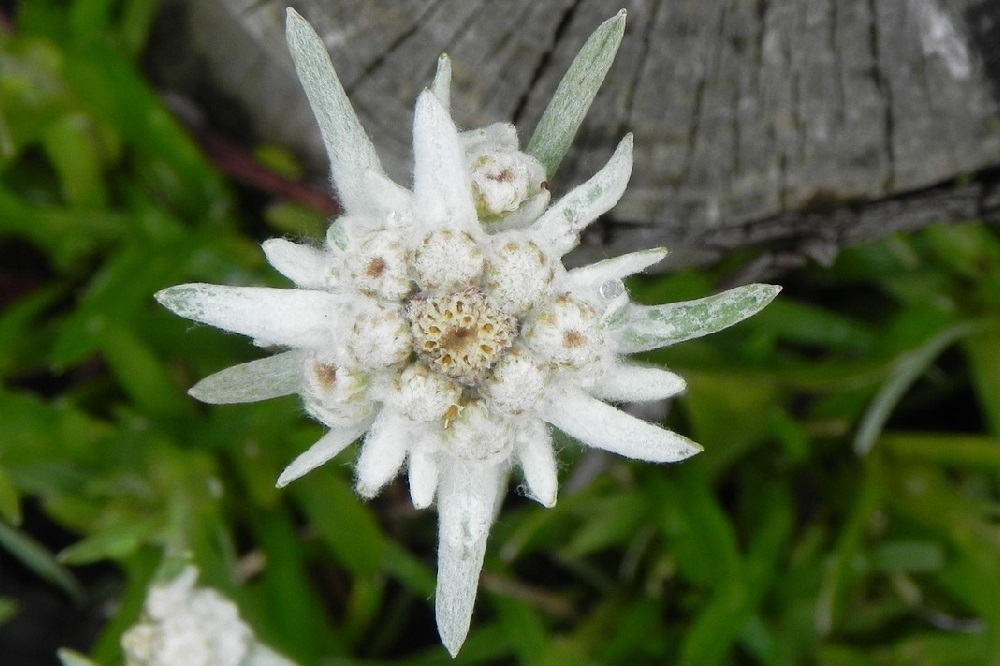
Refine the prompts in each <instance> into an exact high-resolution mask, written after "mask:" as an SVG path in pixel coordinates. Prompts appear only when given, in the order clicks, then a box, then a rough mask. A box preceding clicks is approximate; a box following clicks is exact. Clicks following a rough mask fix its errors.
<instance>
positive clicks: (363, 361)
mask: <svg viewBox="0 0 1000 666" xmlns="http://www.w3.org/2000/svg"><path fill="white" fill-rule="evenodd" d="M347 335H348V339H347V349H348V351H349V352H350V354H351V357H352V358H353V359H354V361H355V362H356V363H357V365H359V366H360V367H362V368H366V369H374V368H380V367H385V366H389V365H395V364H397V363H402V362H403V361H405V360H406V359H408V358H409V357H410V354H411V352H412V346H413V338H412V336H411V335H410V327H409V325H408V324H407V322H406V319H405V318H403V315H402V312H401V310H400V308H399V307H398V306H392V307H390V306H386V305H375V306H374V307H368V308H365V309H364V310H362V311H361V312H360V313H358V314H357V315H356V316H355V318H354V323H353V325H352V326H351V328H350V330H349V331H348V334H347Z"/></svg>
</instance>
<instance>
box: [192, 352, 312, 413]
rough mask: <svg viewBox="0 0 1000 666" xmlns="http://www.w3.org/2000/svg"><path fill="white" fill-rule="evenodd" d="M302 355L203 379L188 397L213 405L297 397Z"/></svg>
mask: <svg viewBox="0 0 1000 666" xmlns="http://www.w3.org/2000/svg"><path fill="white" fill-rule="evenodd" d="M302 358H303V353H302V352H301V351H296V350H293V351H287V352H283V353H281V354H275V355H274V356H268V357H267V358H262V359H258V360H256V361H250V362H249V363H240V364H239V365H234V366H232V367H230V368H226V369H225V370H221V371H219V372H217V373H215V374H214V375H209V376H208V377H205V378H204V379H202V380H201V381H200V382H198V383H197V384H195V385H194V386H192V387H191V389H190V390H189V391H188V393H189V394H190V395H191V397H193V398H195V399H197V400H201V401H202V402H207V403H210V404H213V405H230V404H235V403H239V402H257V401H258V400H269V399H271V398H280V397H281V396H283V395H291V394H292V393H297V392H298V391H299V389H300V388H301V387H302V382H303V378H302Z"/></svg>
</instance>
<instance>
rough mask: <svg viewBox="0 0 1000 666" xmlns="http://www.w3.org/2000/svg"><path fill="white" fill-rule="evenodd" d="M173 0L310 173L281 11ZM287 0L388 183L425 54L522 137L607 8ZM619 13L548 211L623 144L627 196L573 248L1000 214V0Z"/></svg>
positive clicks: (463, 100) (261, 3)
mask: <svg viewBox="0 0 1000 666" xmlns="http://www.w3.org/2000/svg"><path fill="white" fill-rule="evenodd" d="M174 3H175V5H174V9H175V11H174V12H173V13H172V15H173V20H174V22H175V23H174V24H173V25H176V26H177V27H178V28H179V31H178V35H180V38H181V39H182V40H183V43H184V44H185V45H186V46H185V49H186V51H187V52H188V53H189V54H193V57H194V58H195V59H196V62H197V63H198V64H199V67H200V68H201V69H202V70H203V71H204V72H205V73H206V74H207V75H208V76H209V77H210V83H209V84H208V85H209V86H211V87H213V88H215V89H217V90H220V91H223V92H224V93H225V95H227V96H228V98H230V100H231V101H232V103H234V104H236V105H237V106H239V107H240V108H241V109H242V110H243V112H245V113H246V114H247V115H246V118H247V120H248V122H249V124H250V125H251V127H252V128H253V131H254V132H255V133H256V134H257V135H258V136H259V137H260V138H261V139H264V140H268V141H274V142H278V143H280V144H282V145H286V146H288V147H291V148H292V149H294V150H295V151H297V152H298V153H299V154H301V155H303V156H304V157H305V158H306V159H307V160H308V163H309V164H310V165H312V166H313V167H314V168H315V169H316V170H317V171H318V172H319V171H322V170H324V169H325V157H324V156H323V153H322V144H321V142H320V140H319V136H318V131H317V130H316V126H315V122H314V121H313V119H312V115H311V113H310V112H309V109H308V106H307V104H306V102H305V98H304V96H303V94H302V92H301V90H300V88H299V84H298V82H297V80H296V78H295V75H294V72H293V70H292V65H291V60H290V58H289V56H288V53H287V50H286V48H285V44H284V35H283V23H284V7H285V2H272V1H271V0H174ZM290 4H291V5H293V6H294V7H296V8H297V9H298V10H299V11H300V13H302V14H303V15H304V16H305V17H306V18H308V19H309V20H310V21H311V22H312V23H313V25H314V26H315V27H316V28H317V30H318V31H319V32H320V34H321V35H322V36H323V38H324V40H325V42H326V44H327V45H328V47H329V50H330V53H331V57H332V59H333V62H334V65H335V66H336V68H337V71H338V72H339V74H340V76H341V77H342V80H343V82H344V85H345V87H346V88H347V91H348V94H349V96H350V97H351V99H352V100H353V102H354V105H355V108H356V110H357V112H358V114H359V115H360V117H361V120H362V122H363V124H364V125H365V127H366V128H367V129H368V130H369V132H370V134H371V135H372V136H373V137H374V139H375V141H376V144H377V147H378V149H379V152H380V155H381V156H382V159H383V162H384V164H385V166H386V169H387V170H388V171H389V173H390V175H392V176H394V177H395V178H397V179H398V180H400V181H401V182H403V183H408V182H409V176H408V170H409V159H410V158H409V155H410V124H411V121H412V111H413V103H414V100H415V98H416V96H417V94H418V92H419V91H420V90H421V89H422V88H423V87H424V86H425V85H427V84H428V83H429V82H430V80H431V77H432V75H433V71H434V67H435V64H436V58H437V56H438V55H439V53H441V52H447V53H448V54H449V55H450V56H451V58H452V60H453V66H454V90H453V93H452V108H453V113H454V116H455V119H456V121H457V122H458V123H459V125H460V126H462V127H466V128H468V127H474V126H479V125H484V124H487V123H491V122H496V121H501V120H513V121H514V122H515V123H516V124H517V125H518V127H519V130H520V132H521V140H522V142H526V141H527V139H528V137H529V136H530V132H531V130H532V129H533V128H534V126H535V123H536V122H537V120H538V118H539V116H540V115H541V112H542V110H543V109H544V107H545V104H546V103H547V102H548V100H549V98H550V97H551V96H552V93H553V91H554V89H555V86H556V84H557V83H558V82H559V79H560V77H561V76H562V74H563V73H564V72H565V70H566V68H567V66H568V65H569V63H570V61H571V59H572V57H573V56H574V55H575V53H576V52H577V50H578V49H579V48H580V46H581V45H582V43H583V41H584V40H585V39H586V37H587V35H588V34H589V33H590V32H591V31H592V30H593V29H594V28H596V27H597V25H598V24H599V23H600V22H601V21H602V20H604V19H606V18H608V17H610V16H611V15H613V14H614V12H615V11H616V10H617V9H618V7H619V5H617V4H611V3H607V2H600V1H599V0H578V1H576V2H574V1H571V0H551V1H547V2H539V1H537V0H504V1H503V2H497V1H492V2H484V1H482V0H412V1H409V2H399V1H396V2H394V1H390V0H295V1H292V2H291V3H290ZM624 4H625V6H626V8H627V9H628V12H629V13H628V29H627V32H626V35H625V39H624V42H623V44H622V47H621V50H620V52H619V54H618V58H617V60H616V62H615V64H614V66H613V68H612V70H611V72H610V74H609V76H608V79H607V81H606V82H605V85H604V87H603V89H602V92H601V93H600V95H599V96H598V98H597V100H596V101H595V103H594V106H593V107H592V108H591V111H590V114H589V116H588V118H587V120H586V122H585V124H584V126H583V128H582V129H581V132H580V134H579V135H578V137H577V140H576V143H575V147H574V149H573V151H572V152H571V154H570V155H569V156H568V157H567V159H566V161H565V162H564V163H563V166H562V168H561V171H560V173H559V175H558V178H557V179H556V182H555V183H554V184H553V191H554V193H555V195H556V196H559V195H560V194H561V193H563V192H565V191H566V189H567V188H568V187H569V186H571V185H572V184H575V183H578V182H582V181H583V180H585V179H586V178H587V177H589V176H590V175H591V174H592V173H593V172H594V171H596V170H597V169H598V168H599V167H600V166H601V165H603V163H604V161H605V160H606V159H607V157H608V156H609V155H610V153H611V150H612V148H613V147H614V146H615V144H616V142H617V140H618V139H619V138H620V137H621V135H623V134H624V133H625V132H627V131H631V132H633V133H634V134H635V145H636V151H635V170H634V174H633V177H632V181H631V184H630V186H629V189H628V191H627V192H626V194H625V196H624V198H623V199H622V201H621V203H620V204H619V206H618V207H617V208H616V209H615V210H614V211H613V212H612V213H611V215H610V216H609V219H608V221H607V223H606V224H604V225H603V226H602V227H600V228H599V229H597V230H596V232H595V233H594V234H593V235H592V236H591V237H589V238H588V239H586V241H587V244H588V245H589V246H590V250H589V253H590V255H591V256H593V255H594V254H597V255H601V256H608V255H614V254H618V253H620V252H624V251H628V250H631V249H635V248H638V247H647V246H651V245H667V246H668V247H671V248H672V249H673V250H674V251H675V255H676V256H675V259H679V260H680V261H681V262H687V263H689V262H692V261H704V260H711V259H714V258H717V257H719V256H721V255H722V254H724V253H725V252H727V251H730V250H732V249H735V248H740V247H745V246H747V245H752V244H768V245H770V246H772V247H782V248H784V249H785V251H786V252H788V253H790V254H791V255H793V256H795V255H801V254H803V253H804V254H811V255H813V256H816V257H817V258H820V259H822V258H824V257H829V256H830V255H831V254H832V253H833V252H835V250H836V248H837V247H839V246H840V245H843V244H850V243H854V242H858V241H860V240H864V239H867V238H872V237H877V236H879V235H883V234H886V233H888V232H890V231H892V230H897V229H913V228H917V227H920V226H923V225H926V224H930V223H932V222H936V221H953V220H962V219H969V218H975V217H980V218H995V217H997V211H998V210H1000V187H998V178H997V177H996V174H995V173H994V171H993V170H992V168H993V167H995V166H996V165H998V164H1000V114H998V98H1000V92H998V91H1000V86H998V83H1000V3H998V2H995V1H989V0H987V1H983V0H979V1H973V0H628V1H626V2H624ZM178 8H180V10H179V11H177V10H178ZM203 89H204V88H203ZM587 252H588V250H586V249H585V254H586V253H587ZM588 258H589V257H588ZM674 263H675V264H676V263H677V262H676V261H675V262H674Z"/></svg>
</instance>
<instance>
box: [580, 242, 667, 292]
mask: <svg viewBox="0 0 1000 666" xmlns="http://www.w3.org/2000/svg"><path fill="white" fill-rule="evenodd" d="M665 256H667V249H666V248H663V247H656V248H652V249H649V250H640V251H639V252H632V253H631V254H623V255H622V256H620V257H614V258H612V259H605V260H604V261H598V262H597V263H594V264H590V265H589V266H581V267H580V268H574V269H573V270H571V271H569V272H568V273H567V274H566V279H567V284H568V285H569V288H570V290H571V291H572V290H573V289H579V288H587V287H592V286H597V287H599V286H600V285H602V284H604V283H605V282H607V281H608V280H621V279H623V278H626V277H628V276H629V275H635V274H636V273H641V272H642V271H643V270H645V269H647V268H649V267H650V266H652V265H653V264H655V263H657V262H658V261H660V260H661V259H663V258H664V257H665Z"/></svg>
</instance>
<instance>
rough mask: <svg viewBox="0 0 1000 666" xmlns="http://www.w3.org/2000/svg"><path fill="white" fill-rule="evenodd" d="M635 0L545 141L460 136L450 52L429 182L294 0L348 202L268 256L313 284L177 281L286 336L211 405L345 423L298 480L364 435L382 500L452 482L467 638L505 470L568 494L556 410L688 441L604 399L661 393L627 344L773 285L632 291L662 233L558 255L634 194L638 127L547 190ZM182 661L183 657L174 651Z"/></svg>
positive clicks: (733, 310) (676, 337)
mask: <svg viewBox="0 0 1000 666" xmlns="http://www.w3.org/2000/svg"><path fill="white" fill-rule="evenodd" d="M624 27H625V14H624V10H623V11H622V12H620V13H619V14H618V15H617V16H616V17H615V18H613V19H611V20H609V21H607V22H605V23H604V24H603V25H602V26H601V27H600V28H599V29H598V31H597V32H596V33H595V34H594V35H593V36H592V37H591V38H590V39H589V40H588V41H587V43H586V45H585V46H584V49H583V51H582V52H581V54H580V55H579V56H578V57H577V58H576V59H575V60H574V61H573V64H572V66H571V69H570V72H569V74H568V75H567V77H566V78H565V79H564V80H563V81H562V83H560V84H559V87H558V89H557V92H556V97H555V98H554V100H553V102H552V103H551V104H550V106H549V107H548V109H546V111H545V113H544V115H543V117H542V120H541V121H540V122H539V124H538V128H537V129H536V131H535V134H534V136H533V137H532V139H531V141H530V142H529V144H528V147H527V148H526V149H525V150H524V151H521V150H520V149H519V143H518V137H517V131H516V130H515V129H514V127H513V126H512V125H510V124H506V123H497V124H495V125H490V126H488V127H483V128H480V129H473V130H470V131H467V132H463V133H461V134H460V133H459V132H458V129H457V128H456V126H455V124H454V122H453V121H452V119H451V117H450V115H449V106H450V96H451V93H450V89H449V88H450V83H451V74H452V72H451V61H450V60H449V59H448V58H447V56H442V57H441V59H440V60H439V61H438V67H437V72H436V74H435V76H434V81H433V83H432V84H431V87H430V89H429V90H424V91H423V92H422V93H421V94H420V95H419V97H418V99H417V103H416V110H415V112H414V121H413V158H414V159H413V162H414V173H413V187H412V190H410V189H407V188H405V187H402V186H400V185H398V184H396V183H394V182H393V181H391V180H390V179H389V178H388V177H387V176H386V175H385V173H384V172H383V170H382V167H381V165H380V164H379V161H378V158H377V156H376V155H375V151H374V148H373V147H372V144H371V142H370V141H369V140H368V138H367V136H365V133H364V131H363V130H362V129H361V125H360V122H359V121H358V118H357V117H356V116H355V114H354V111H353V110H352V109H351V105H350V103H349V102H348V100H347V97H346V95H345V93H344V90H343V88H342V86H341V84H340V82H339V80H338V79H337V75H336V73H335V72H334V71H333V67H332V65H331V63H330V61H329V58H328V56H327V54H326V51H325V49H324V47H323V43H322V42H321V41H320V39H319V37H317V36H316V34H315V32H313V31H312V29H311V28H310V27H309V26H308V24H307V23H306V22H305V21H304V20H303V19H302V18H301V17H300V16H299V15H298V14H296V13H295V12H294V11H291V10H290V11H289V14H288V23H287V29H288V41H289V48H290V50H291V52H292V56H293V59H294V61H295V66H296V71H297V72H298V74H299V77H300V78H301V80H302V83H303V86H304V87H305V89H306V93H307V96H308V98H309V102H310V104H311V106H312V108H313V110H314V112H315V114H316V116H317V120H318V122H319V126H320V130H321V132H322V135H323V140H324V143H325V145H326V148H327V150H328V152H329V153H330V161H331V169H332V175H333V180H334V184H335V187H336V188H337V191H338V193H339V195H340V198H341V203H342V204H343V205H344V208H345V214H344V215H342V216H340V217H339V218H338V219H336V220H333V221H332V222H331V225H330V227H329V229H328V231H327V234H326V243H325V246H324V247H322V248H314V247H310V246H308V245H299V244H296V243H292V242H289V241H286V240H270V241H267V242H266V243H264V245H263V248H264V252H265V254H266V256H267V259H268V261H269V262H270V263H271V264H272V265H273V266H274V267H275V268H276V269H277V270H278V271H279V272H280V273H282V274H283V275H285V276H286V277H288V278H289V279H291V280H292V281H293V282H294V283H295V285H296V287H297V288H296V289H261V288H249V287H218V286H214V285H205V284H189V285H181V286H178V287H172V288H170V289H166V290H164V291H162V292H160V293H159V294H157V298H158V299H159V300H160V302H161V303H163V304H164V305H165V306H166V307H168V308H169V309H171V310H172V311H174V312H175V313H177V314H179V315H181V316H184V317H187V318H189V319H193V320H195V321H199V322H203V323H206V324H210V325H213V326H217V327H219V328H223V329H226V330H229V331H235V332H238V333H242V334H244V335H249V336H251V337H252V338H254V339H255V341H256V342H257V343H258V344H260V345H278V346H284V347H289V348H291V351H287V352H284V353H280V354H278V355H277V356H274V357H272V358H269V359H262V360H259V361H253V362H251V363H246V364H242V365H238V366H235V367H233V368H229V369H227V370H224V371H222V372H220V373H217V374H215V375H212V376H211V377H208V378H207V379H205V380H203V381H202V382H199V383H198V384H197V385H196V386H195V387H194V388H193V389H191V393H192V395H194V396H195V397H197V398H199V399H202V400H205V401H208V402H216V403H225V402H244V401H251V400H262V399H265V398H269V397H274V396H279V395H285V394H288V393H293V392H297V393H299V394H300V396H301V397H302V400H303V403H304V406H305V409H306V411H307V412H308V413H309V414H310V415H311V416H312V417H313V418H315V419H317V420H318V421H320V422H322V423H323V424H325V425H327V426H328V427H329V428H330V431H329V432H328V433H327V434H326V435H325V436H324V437H323V438H322V439H320V440H319V441H318V442H316V444H314V445H313V446H312V447H310V448H309V450H307V451H306V452H305V453H302V454H301V455H300V456H299V457H298V458H296V459H295V460H294V461H293V462H292V464H291V465H289V466H288V467H287V468H286V469H285V470H284V472H282V474H281V476H280V477H279V479H278V485H279V486H283V485H285V484H286V483H289V482H290V481H292V480H294V479H297V478H298V477H300V476H301V475H303V474H305V473H306V472H308V471H310V470H312V469H314V468H315V467H317V466H319V465H321V464H323V463H325V462H327V461H328V460H330V459H331V458H333V457H334V456H336V455H337V454H338V453H339V452H340V451H342V450H343V449H344V448H345V447H347V446H348V445H349V444H350V443H351V442H352V441H354V440H356V439H358V438H360V437H362V436H363V435H365V433H367V436H366V437H365V439H364V444H363V445H362V447H361V452H360V455H359V456H358V457H357V462H356V464H355V474H356V481H357V490H358V492H359V493H360V494H361V495H362V496H364V497H372V496H373V495H375V494H376V493H377V492H378V491H379V489H380V488H382V487H383V486H384V485H385V484H386V483H388V482H389V481H391V480H392V479H393V478H394V477H395V476H396V475H397V474H398V473H399V471H400V469H401V468H402V467H403V466H404V465H406V466H407V472H408V480H409V486H410V495H411V497H412V500H413V505H414V506H415V507H417V508H424V507H427V506H429V505H430V504H431V503H432V502H434V501H435V497H436V498H437V503H438V508H439V514H440V547H439V551H438V586H437V595H436V596H437V598H436V604H437V620H438V628H439V631H440V634H441V638H442V640H443V642H444V644H445V646H446V647H447V648H448V650H449V651H450V652H451V653H452V655H454V654H456V653H457V651H458V649H459V647H460V646H461V644H462V641H464V640H465V636H466V634H467V632H468V629H469V622H470V617H471V613H472V608H473V605H474V602H475V597H476V589H477V586H478V581H479V573H480V570H481V568H482V565H483V555H484V552H485V548H486V540H487V535H488V531H489V527H490V525H491V523H492V522H493V519H494V516H495V513H496V510H497V506H498V502H499V498H500V496H501V494H502V491H503V489H504V487H505V485H506V479H507V473H508V471H509V470H510V469H511V468H512V467H514V466H519V467H520V468H521V470H522V471H523V476H524V485H525V488H526V492H527V493H528V494H529V495H530V496H531V497H533V498H534V499H536V500H537V501H538V502H540V503H541V504H543V505H544V506H552V505H554V504H555V502H556V496H557V485H558V484H557V462H556V457H555V451H554V449H553V442H552V437H551V433H550V425H549V424H551V425H552V426H555V427H557V428H560V429H561V430H562V431H564V432H565V433H566V434H568V435H570V436H571V437H574V438H576V439H578V440H580V441H581V442H583V443H584V444H587V445H590V446H595V447H598V448H602V449H606V450H608V451H613V452H616V453H620V454H621V455H624V456H627V457H630V458H638V459H643V460H650V461H654V462H673V461H677V460H681V459H683V458H686V457H687V456H690V455H693V454H694V453H697V452H698V451H699V450H700V449H699V447H698V446H697V445H696V444H694V443H693V442H690V441H688V440H687V439H685V438H683V437H681V436H680V435H676V434H674V433H672V432H670V431H668V430H664V429H663V428H660V427H658V426H656V425H653V424H650V423H646V422H645V421H642V420H639V419H637V418H634V417H632V416H629V415H628V414H626V413H624V412H621V411H619V410H617V409H615V408H614V407H611V406H609V405H608V404H606V403H604V402H602V400H613V401H633V400H655V399H661V398H666V397H669V396H672V395H675V394H676V393H678V392H680V391H682V390H683V389H684V382H683V380H682V379H681V378H680V377H678V376H677V375H674V374H673V373H670V372H668V371H666V370H662V369H659V368H652V367H643V366H638V365H633V364H630V363H629V362H627V361H626V360H624V359H623V358H622V357H623V355H624V354H627V353H630V352H634V351H644V350H648V349H652V348H654V347H658V346H663V345H666V344H672V343H674V342H678V341H681V340H685V339H688V338H691V337H696V336H699V335H704V334H705V333H708V332H714V331H716V330H719V329H721V328H724V327H726V326H729V325H731V324H734V323H736V322H738V321H740V320H741V319H743V318H745V317H747V316H750V315H751V314H753V313H754V312H756V311H758V310H759V309H760V308H762V307H763V306H764V305H765V304H766V303H767V302H768V301H770V300H771V299H772V298H774V295H775V294H776V293H777V288H776V287H772V286H769V285H750V286H748V287H741V288H739V289H735V290H731V291H729V292H725V293H724V294H720V295H717V296H713V297H709V298H707V299H701V300H698V301H693V302H691V303H680V304H674V305H666V306H638V305H634V304H631V303H630V302H629V298H628V293H627V291H626V289H625V285H624V283H623V281H622V280H623V279H624V278H626V277H627V276H629V275H632V274H634V273H637V272H640V271H642V270H644V269H645V268H647V267H648V266H650V265H652V264H654V263H656V262H657V261H659V260H660V259H661V258H662V257H663V256H664V255H665V251H664V250H662V249H654V250H647V251H643V252H636V253H632V254H627V255H624V256H621V257H616V258H613V259H608V260H606V261H602V262H598V263H596V264H594V265H592V266H587V267H583V268H577V269H574V270H572V271H567V270H566V269H565V268H564V267H563V265H562V263H561V261H560V259H561V257H562V256H563V255H564V254H565V253H566V252H568V251H569V250H571V249H572V248H573V247H574V246H576V245H577V244H578V243H579V240H580V233H581V231H582V230H583V229H584V228H585V227H586V226H587V225H588V224H590V223H591V222H593V221H594V220H595V219H596V218H597V217H598V216H599V215H601V214H603V213H604V212H606V211H607V210H609V209H610V208H611V207H612V206H613V205H614V204H615V203H616V202H617V201H618V199H619V197H620V196H621V195H622V193H623V191H624V189H625V185H626V183H627V182H628V179H629V176H630V174H631V170H632V137H631V135H628V136H626V137H625V138H624V139H622V141H621V143H620V144H619V145H618V147H617V149H616V150H615V152H614V154H613V155H612V156H611V159H610V160H609V161H608V163H607V165H606V166H604V168H602V169H600V171H598V172H597V173H596V174H595V175H594V176H593V177H592V178H590V179H589V180H588V181H587V182H586V183H584V184H583V185H580V186H578V187H576V188H575V189H573V190H571V191H570V192H569V193H568V194H567V195H565V196H564V197H562V198H561V199H558V200H557V201H555V203H554V204H553V205H551V206H550V205H549V203H550V196H551V195H550V193H549V190H548V185H547V183H546V181H547V180H548V179H549V178H550V177H551V176H553V175H554V173H555V169H556V167H557V166H558V164H559V162H560V161H561V160H562V158H563V156H564V155H565V152H566V150H567V149H568V147H569V144H570V141H571V140H572V137H573V135H574V133H575V132H576V130H577V128H578V127H579V125H580V122H581V121H582V118H583V114H584V112H585V111H586V108H587V106H589V104H590V101H591V100H592V99H593V97H594V95H595V94H596V92H597V87H598V86H599V84H600V81H601V80H602V79H603V77H604V75H605V73H606V72H607V71H608V68H609V67H610V65H611V60H612V58H613V56H614V53H615V50H616V49H617V46H618V43H619V42H620V40H621V36H622V34H623V32H624ZM177 663H180V662H177Z"/></svg>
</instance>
